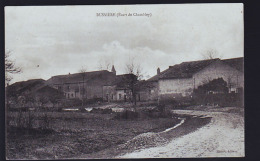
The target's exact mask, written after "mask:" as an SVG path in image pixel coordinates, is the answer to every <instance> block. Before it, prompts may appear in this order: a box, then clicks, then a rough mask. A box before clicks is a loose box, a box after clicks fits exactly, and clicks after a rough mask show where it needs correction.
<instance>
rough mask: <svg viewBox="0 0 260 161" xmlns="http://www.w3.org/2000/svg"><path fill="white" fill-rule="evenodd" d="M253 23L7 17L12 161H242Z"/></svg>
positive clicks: (207, 16)
mask: <svg viewBox="0 0 260 161" xmlns="http://www.w3.org/2000/svg"><path fill="white" fill-rule="evenodd" d="M243 12H244V11H243V4H239V3H232V4H231V3H230V4H229V3H225V4H224V3H219V4H212V3H211V4H160V5H159V4H157V5H107V6H106V5H96V6H95V5H91V6H88V5H78V6H77V5H76V6H7V7H5V95H6V99H5V105H6V158H7V159H9V160H13V159H104V158H106V159H107V158H109V159H115V158H201V157H203V158H207V157H244V156H245V139H244V20H243V15H244V13H243Z"/></svg>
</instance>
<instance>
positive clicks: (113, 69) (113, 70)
mask: <svg viewBox="0 0 260 161" xmlns="http://www.w3.org/2000/svg"><path fill="white" fill-rule="evenodd" d="M111 72H113V74H115V75H116V70H115V67H114V65H113V66H112V69H111Z"/></svg>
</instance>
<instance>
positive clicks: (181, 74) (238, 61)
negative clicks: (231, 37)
mask: <svg viewBox="0 0 260 161" xmlns="http://www.w3.org/2000/svg"><path fill="white" fill-rule="evenodd" d="M243 62H244V58H243V57H241V58H233V59H223V60H221V59H209V60H200V61H190V62H183V63H181V64H176V65H174V66H169V68H168V69H166V70H165V71H163V72H157V75H156V76H154V77H152V78H150V79H149V80H148V81H157V83H158V95H159V96H160V97H163V96H167V95H172V96H190V95H191V94H192V92H193V90H194V89H196V88H198V86H200V85H203V84H205V83H208V82H209V81H211V80H213V79H218V78H223V80H224V81H225V82H227V85H228V89H229V93H231V92H234V93H239V92H243V88H244V70H243Z"/></svg>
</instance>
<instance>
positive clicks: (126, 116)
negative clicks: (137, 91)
mask: <svg viewBox="0 0 260 161" xmlns="http://www.w3.org/2000/svg"><path fill="white" fill-rule="evenodd" d="M138 115H139V114H138V112H134V111H130V110H124V111H123V112H120V113H117V115H116V116H115V117H114V118H115V119H118V120H121V119H123V120H134V119H137V118H138Z"/></svg>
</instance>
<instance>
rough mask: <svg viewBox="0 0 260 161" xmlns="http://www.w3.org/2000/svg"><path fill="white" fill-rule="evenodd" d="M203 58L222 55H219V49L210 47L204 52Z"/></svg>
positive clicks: (214, 57) (213, 57)
mask: <svg viewBox="0 0 260 161" xmlns="http://www.w3.org/2000/svg"><path fill="white" fill-rule="evenodd" d="M202 57H203V59H205V60H207V59H216V58H220V57H221V56H220V55H219V53H218V51H217V50H215V49H209V50H207V51H206V52H204V53H202Z"/></svg>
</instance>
